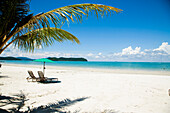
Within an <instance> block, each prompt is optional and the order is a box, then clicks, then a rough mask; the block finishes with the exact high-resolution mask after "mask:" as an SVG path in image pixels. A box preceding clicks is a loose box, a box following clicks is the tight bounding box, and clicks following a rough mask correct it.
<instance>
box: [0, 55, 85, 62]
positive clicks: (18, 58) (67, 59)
mask: <svg viewBox="0 0 170 113" xmlns="http://www.w3.org/2000/svg"><path fill="white" fill-rule="evenodd" d="M47 59H50V60H53V61H86V62H87V59H85V58H65V57H60V58H56V57H48V58H47ZM0 60H29V61H32V60H35V59H31V58H28V57H11V56H10V57H0Z"/></svg>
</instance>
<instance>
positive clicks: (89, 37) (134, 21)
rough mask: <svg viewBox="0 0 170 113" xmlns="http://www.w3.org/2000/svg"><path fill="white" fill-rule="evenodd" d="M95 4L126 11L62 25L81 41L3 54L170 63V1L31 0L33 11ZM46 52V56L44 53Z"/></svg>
mask: <svg viewBox="0 0 170 113" xmlns="http://www.w3.org/2000/svg"><path fill="white" fill-rule="evenodd" d="M80 3H96V4H104V5H109V6H113V7H116V8H120V9H122V10H123V12H121V13H118V14H113V15H111V16H106V17H104V18H99V19H97V18H96V16H94V15H90V16H89V18H88V19H86V18H84V19H83V22H82V24H77V23H70V24H69V27H68V26H67V24H66V25H64V26H63V29H64V30H67V31H69V32H70V33H72V34H73V35H75V36H76V37H78V38H79V40H80V42H81V44H80V45H78V44H75V43H72V42H67V41H66V42H64V43H58V42H56V43H54V44H53V46H50V47H47V48H45V49H41V50H36V51H35V53H33V54H32V53H31V54H30V53H29V54H28V53H25V52H18V51H19V50H17V49H16V50H15V52H14V51H10V48H13V47H10V48H9V49H8V50H7V51H5V52H4V53H3V55H4V56H5V55H6V56H7V55H13V56H28V57H33V58H40V57H46V56H47V57H48V56H53V57H61V56H65V57H85V58H87V59H88V60H95V61H168V62H170V45H169V43H170V13H169V11H170V0H60V1H59V0H41V2H40V0H32V1H31V3H30V9H31V11H32V12H33V13H34V14H38V13H40V12H47V11H49V10H52V9H55V8H59V7H62V6H66V5H72V4H80ZM45 55H46V56H45Z"/></svg>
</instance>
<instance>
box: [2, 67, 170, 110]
mask: <svg viewBox="0 0 170 113" xmlns="http://www.w3.org/2000/svg"><path fill="white" fill-rule="evenodd" d="M27 70H32V71H33V72H34V74H35V76H37V77H38V74H37V71H39V70H42V66H38V65H32V66H31V65H19V64H3V66H2V68H0V72H1V74H0V76H1V78H0V84H1V85H0V93H1V94H2V95H5V96H13V95H16V94H20V93H21V92H22V93H24V94H25V96H26V99H27V101H25V105H24V107H23V108H21V111H25V110H27V109H28V106H29V107H30V109H32V108H36V107H39V106H41V105H48V104H52V103H53V104H54V103H57V102H59V101H62V100H64V99H70V100H72V101H73V104H71V105H69V106H67V105H66V106H65V107H63V108H58V109H60V110H61V111H66V112H68V111H70V112H88V113H89V112H90V113H100V112H108V113H110V112H113V113H170V96H169V95H168V89H170V72H167V71H152V72H151V71H139V70H133V71H132V70H109V69H94V68H76V67H59V66H58V67H57V66H56V67H54V66H47V67H46V74H45V76H46V77H50V78H56V77H57V78H58V79H59V81H61V83H50V84H42V83H37V82H27V80H26V77H28V73H27ZM3 76H6V77H3ZM2 84H3V85H2ZM81 98H84V99H82V100H81V101H77V102H76V99H81ZM74 100H75V101H74ZM0 104H2V103H0ZM12 107H13V105H12V104H9V105H7V106H3V107H1V108H2V109H8V108H12Z"/></svg>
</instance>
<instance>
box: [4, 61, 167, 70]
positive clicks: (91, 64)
mask: <svg viewBox="0 0 170 113" xmlns="http://www.w3.org/2000/svg"><path fill="white" fill-rule="evenodd" d="M2 62H3V63H7V64H27V65H42V64H43V63H42V62H34V61H2ZM46 65H49V66H71V67H73V66H74V67H88V68H107V69H141V70H165V71H170V62H97V61H88V62H79V61H56V62H54V63H46Z"/></svg>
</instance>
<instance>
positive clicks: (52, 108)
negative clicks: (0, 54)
mask: <svg viewBox="0 0 170 113" xmlns="http://www.w3.org/2000/svg"><path fill="white" fill-rule="evenodd" d="M87 98H89V97H82V98H77V99H74V100H70V99H64V100H62V101H59V102H57V103H52V104H48V105H42V106H39V107H36V108H33V109H30V107H28V110H27V111H24V112H23V111H20V109H21V108H22V107H23V106H24V103H25V101H27V99H26V97H25V95H24V94H23V93H22V92H21V94H18V95H14V96H3V95H0V113H53V112H59V113H66V112H65V111H62V109H63V108H64V107H68V106H71V105H74V104H76V103H77V102H81V101H84V100H85V99H87ZM9 104H12V105H15V106H17V107H15V108H10V109H2V107H3V106H7V105H9Z"/></svg>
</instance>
